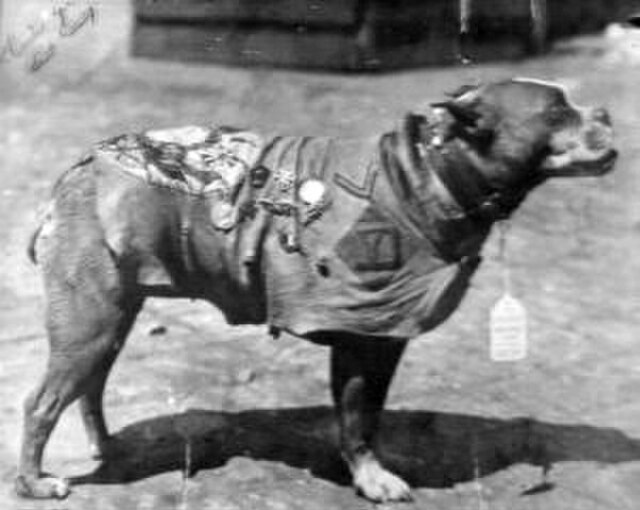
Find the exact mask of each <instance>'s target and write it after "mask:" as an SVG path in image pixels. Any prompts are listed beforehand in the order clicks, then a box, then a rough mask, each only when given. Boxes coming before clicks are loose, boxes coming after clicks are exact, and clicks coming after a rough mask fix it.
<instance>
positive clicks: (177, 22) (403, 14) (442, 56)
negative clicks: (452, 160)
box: [132, 0, 629, 70]
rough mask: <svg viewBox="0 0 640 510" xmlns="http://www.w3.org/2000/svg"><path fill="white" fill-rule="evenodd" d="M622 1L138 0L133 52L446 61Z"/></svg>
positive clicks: (377, 63) (504, 49)
mask: <svg viewBox="0 0 640 510" xmlns="http://www.w3.org/2000/svg"><path fill="white" fill-rule="evenodd" d="M625 2H626V3H629V2H628V1H626V0H607V2H606V4H605V0H584V1H581V2H578V1H577V0H568V1H567V0H136V1H135V29H134V34H133V45H132V52H133V55H134V56H142V57H151V58H166V59H174V60H184V61H203V62H222V63H230V64H235V65H268V66H287V67H304V68H317V69H332V70H376V69H393V68H401V67H414V66H422V65H433V64H448V63H455V62H458V61H459V60H460V58H461V57H462V56H463V55H464V56H468V57H471V58H473V59H474V60H487V59H495V58H513V57H519V56H524V55H526V54H531V53H537V52H541V51H544V49H545V47H546V43H547V41H548V40H549V37H558V36H561V35H563V34H564V33H573V32H576V31H580V26H581V25H584V24H585V23H591V24H592V25H597V26H600V25H602V24H603V22H604V20H605V18H606V14H603V13H602V12H600V11H602V9H604V10H605V11H606V10H607V9H611V5H613V4H616V3H625ZM465 5H466V8H467V10H468V17H467V19H466V20H465V19H464V18H465V12H464V9H465ZM605 5H606V7H605ZM591 11H594V12H595V15H593V14H594V12H591ZM465 29H467V30H465ZM461 32H463V33H462V34H461ZM461 45H462V46H463V47H461Z"/></svg>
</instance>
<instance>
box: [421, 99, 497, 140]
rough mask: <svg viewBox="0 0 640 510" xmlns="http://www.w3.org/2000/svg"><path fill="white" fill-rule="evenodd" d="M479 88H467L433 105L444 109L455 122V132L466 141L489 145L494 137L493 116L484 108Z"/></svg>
mask: <svg viewBox="0 0 640 510" xmlns="http://www.w3.org/2000/svg"><path fill="white" fill-rule="evenodd" d="M476 92H477V87H470V88H465V90H464V91H462V92H461V93H460V94H457V95H455V96H454V97H452V98H451V99H448V100H446V101H441V102H438V103H432V104H431V107H432V108H443V109H445V110H446V111H447V112H448V113H449V115H451V117H452V118H453V120H454V122H455V132H456V133H457V134H458V135H459V136H461V137H462V138H464V139H465V140H467V141H469V142H471V143H474V144H481V145H487V144H488V143H489V142H490V141H491V140H492V139H493V136H494V127H495V121H494V117H493V115H490V113H489V112H488V111H487V110H486V108H484V107H483V104H482V100H481V98H480V96H479V95H478V94H477V93H476Z"/></svg>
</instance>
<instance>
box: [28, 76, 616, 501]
mask: <svg viewBox="0 0 640 510" xmlns="http://www.w3.org/2000/svg"><path fill="white" fill-rule="evenodd" d="M615 159H616V152H615V150H614V149H613V146H612V129H611V124H610V121H609V116H608V114H607V112H606V111H605V110H603V109H578V108H576V107H575V106H573V105H572V104H571V103H570V102H569V101H568V100H567V97H566V95H565V93H564V91H563V90H562V89H561V88H560V87H558V86H556V85H553V84H549V83H543V82H537V81H534V80H520V79H515V80H507V81H502V82H497V83H491V84H487V85H482V86H476V87H465V88H463V89H461V90H460V91H458V92H457V93H455V94H453V96H452V97H451V98H450V99H449V100H447V101H444V102H441V103H437V104H434V105H433V107H432V109H431V111H429V112H427V113H426V114H425V115H410V116H408V117H407V118H406V119H405V121H404V124H403V125H402V127H401V128H399V129H398V130H396V131H392V132H389V133H386V134H384V135H382V136H379V137H373V138H370V139H363V140H338V139H329V138H309V137H283V136H261V135H258V134H255V133H250V132H245V131H236V130H232V129H225V128H219V129H204V128H195V127H193V128H183V129H179V130H169V131H156V132H147V133H143V134H139V135H126V136H120V137H118V138H115V139H112V140H109V141H107V142H104V143H102V144H100V145H99V146H97V147H96V148H95V149H94V150H93V151H92V152H91V153H90V154H88V155H87V156H86V157H85V158H83V159H82V160H81V161H80V162H79V163H78V164H76V165H75V166H74V167H73V168H72V169H71V170H69V171H68V172H67V173H65V174H64V175H63V177H62V178H61V179H60V180H59V182H58V183H57V185H56V186H55V189H54V193H53V199H52V202H51V206H50V208H49V212H48V214H47V216H46V218H45V219H44V221H43V223H42V224H41V226H40V227H39V229H38V230H37V231H36V233H35V235H34V237H33V243H32V246H31V254H32V257H33V258H37V261H38V263H39V264H40V266H41V268H42V271H43V274H44V281H45V289H46V296H47V304H48V308H47V331H48V335H49V341H50V346H51V347H50V355H49V363H48V366H47V369H46V374H45V376H44V379H43V382H42V383H41V384H40V385H39V386H38V387H37V388H36V389H35V391H34V392H33V393H32V394H31V395H30V396H29V397H28V399H27V401H26V403H25V421H24V438H23V444H22V454H21V459H20V467H19V475H18V477H17V479H16V490H17V492H18V493H19V494H21V495H23V496H27V497H36V498H49V497H58V498H62V497H65V496H66V495H67V494H68V493H69V487H68V484H67V483H66V482H65V481H64V480H62V479H59V478H54V477H52V476H49V475H44V474H43V473H42V471H41V462H42V455H43V450H44V447H45V445H46V443H47V440H48V439H49V436H50V434H51V431H52V430H53V428H54V426H55V424H56V422H57V421H58V418H59V416H60V414H61V413H62V412H63V410H64V409H65V408H66V407H67V406H68V405H69V404H70V403H71V402H73V401H74V400H75V399H79V400H80V405H81V409H82V414H83V418H84V423H85V425H86V429H87V432H88V435H89V441H90V443H91V445H92V448H93V449H94V451H95V453H96V455H98V456H107V455H108V450H109V446H110V438H109V435H108V432H107V427H106V425H105V422H104V418H103V412H102V394H103V389H104V385H105V381H106V379H107V375H108V373H109V370H110V368H111V366H112V364H113V362H114V361H115V359H116V357H117V354H118V352H119V351H120V349H121V348H122V346H123V344H124V341H125V338H126V336H127V333H128V332H129V330H130V328H131V326H132V324H133V322H134V320H135V318H136V315H137V313H138V312H139V310H140V308H141V307H142V305H143V301H144V299H145V297H146V296H174V297H177V296H182V297H192V298H202V299H207V300H208V301H210V302H212V303H214V304H215V305H216V306H217V307H219V308H220V309H221V310H222V312H223V313H224V314H225V316H226V318H227V320H228V321H229V322H230V323H232V324H247V323H254V324H255V323H266V324H269V325H270V326H271V328H272V331H274V332H277V331H279V330H284V331H288V332H290V333H292V334H295V335H298V336H301V337H304V338H308V339H310V340H313V341H316V342H320V343H325V344H329V345H330V346H331V384H332V391H333V397H334V399H335V403H336V407H337V412H338V417H339V423H340V430H341V450H342V454H343V456H344V458H345V460H346V462H347V463H348V465H349V468H350V469H351V472H352V474H353V481H354V485H355V487H356V488H357V490H358V491H359V492H360V493H361V494H363V495H364V496H365V497H367V498H369V499H371V500H374V501H398V500H404V499H408V498H409V497H410V490H409V487H408V486H407V484H406V483H405V482H404V481H402V480H401V479H400V478H398V477H397V476H395V475H393V474H392V473H390V472H388V471H387V470H385V469H384V468H383V467H382V466H381V465H380V463H379V462H378V460H377V459H376V456H375V453H374V451H373V446H372V445H373V441H374V438H375V434H376V429H377V426H378V418H379V414H380V412H381V410H382V408H383V404H384V400H385V396H386V393H387V389H388V387H389V383H390V381H391V379H392V376H393V374H394V371H395V368H396V365H397V363H398V360H399V359H400V356H401V354H402V352H403V350H404V348H405V345H406V342H407V340H408V339H409V338H411V337H415V336H417V335H418V334H420V333H422V332H424V331H427V330H429V329H431V328H433V327H435V326H437V325H438V324H439V323H441V322H442V321H443V320H445V319H446V318H447V317H448V315H449V314H450V313H451V312H452V311H453V310H454V309H455V308H456V307H457V305H458V303H459V302H460V299H461V298H462V296H463V294H464V291H465V290H466V288H467V285H468V281H469V278H470V277H471V275H472V274H473V272H474V270H475V268H476V267H477V264H478V262H479V256H478V254H479V251H480V248H481V245H482V243H483V241H484V240H485V239H486V237H487V235H488V233H489V230H490V228H491V225H492V223H493V222H495V221H496V220H499V219H503V218H506V217H508V216H509V215H510V214H511V212H512V211H513V210H514V209H515V208H516V207H517V206H518V205H519V203H520V202H521V201H522V200H523V199H524V197H525V195H526V194H527V192H529V191H530V190H531V189H532V188H533V187H535V186H537V185H538V184H540V183H542V182H543V181H544V180H545V179H546V178H548V177H553V176H580V175H601V174H603V173H605V172H607V171H609V170H610V169H611V168H612V167H613V163H614V161H615Z"/></svg>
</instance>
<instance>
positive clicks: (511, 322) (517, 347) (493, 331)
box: [489, 221, 527, 361]
mask: <svg viewBox="0 0 640 510" xmlns="http://www.w3.org/2000/svg"><path fill="white" fill-rule="evenodd" d="M509 229H510V224H509V222H508V221H502V222H500V223H498V230H499V236H500V237H499V241H498V260H499V262H500V264H501V265H502V286H503V289H502V297H501V298H500V299H499V300H498V301H497V302H496V304H495V305H493V308H492V309H491V313H490V316H489V344H490V356H491V359H492V360H493V361H520V360H523V359H525V358H526V357H527V311H526V310H525V308H524V306H523V305H522V303H520V301H518V299H516V298H515V297H513V294H512V293H511V268H510V264H509V257H508V253H507V234H508V233H509Z"/></svg>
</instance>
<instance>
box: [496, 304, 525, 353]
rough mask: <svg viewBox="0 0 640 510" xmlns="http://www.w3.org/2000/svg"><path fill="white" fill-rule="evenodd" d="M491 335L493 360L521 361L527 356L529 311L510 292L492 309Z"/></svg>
mask: <svg viewBox="0 0 640 510" xmlns="http://www.w3.org/2000/svg"><path fill="white" fill-rule="evenodd" d="M489 337H490V355H491V359H492V360H493V361H521V360H523V359H525V358H526V357H527V311H526V310H525V308H524V306H523V305H522V304H521V303H520V301H518V300H517V299H516V298H514V297H513V296H511V295H510V294H509V293H505V294H504V295H503V296H502V297H501V298H500V299H499V300H498V301H497V303H496V304H495V305H494V306H493V308H492V309H491V315H490V318H489Z"/></svg>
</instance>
